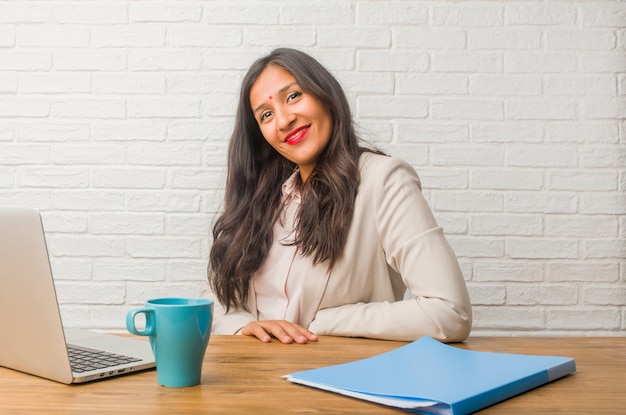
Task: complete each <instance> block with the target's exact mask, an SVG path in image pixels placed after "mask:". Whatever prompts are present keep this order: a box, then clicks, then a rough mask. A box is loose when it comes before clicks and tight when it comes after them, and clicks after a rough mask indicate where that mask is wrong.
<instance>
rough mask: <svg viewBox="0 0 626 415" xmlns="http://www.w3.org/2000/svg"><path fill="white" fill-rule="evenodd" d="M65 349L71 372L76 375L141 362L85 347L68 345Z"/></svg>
mask: <svg viewBox="0 0 626 415" xmlns="http://www.w3.org/2000/svg"><path fill="white" fill-rule="evenodd" d="M67 349H68V351H69V355H70V363H71V365H72V370H73V371H74V372H77V373H82V372H89V371H90V370H97V369H104V368H107V367H113V366H119V365H123V364H126V363H131V362H138V361H140V360H141V359H137V358H135V357H130V356H124V355H120V354H115V353H109V352H104V351H101V350H94V349H88V348H86V347H78V346H71V345H68V346H67Z"/></svg>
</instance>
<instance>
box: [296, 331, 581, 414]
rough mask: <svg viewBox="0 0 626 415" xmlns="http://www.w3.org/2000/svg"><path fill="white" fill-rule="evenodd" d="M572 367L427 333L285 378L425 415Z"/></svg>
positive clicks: (515, 389)
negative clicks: (459, 343) (452, 341)
mask: <svg viewBox="0 0 626 415" xmlns="http://www.w3.org/2000/svg"><path fill="white" fill-rule="evenodd" d="M575 371H576V363H575V361H574V359H572V358H570V357H560V356H537V355H522V354H508V353H495V352H482V351H475V350H466V349H460V348H457V347H453V346H450V345H446V344H443V343H441V342H439V341H437V340H434V339H432V338H430V337H422V338H420V339H419V340H416V341H414V342H412V343H409V344H407V345H405V346H402V347H399V348H397V349H395V350H392V351H390V352H387V353H383V354H380V355H377V356H374V357H370V358H367V359H362V360H357V361H354V362H350V363H344V364H341V365H335V366H328V367H324V368H319V369H312V370H307V371H303V372H297V373H292V374H290V375H286V376H285V378H286V379H287V380H289V381H291V382H294V383H299V384H303V385H307V386H312V387H316V388H319V389H324V390H328V391H332V392H336V393H340V394H343V395H347V396H351V397H354V398H359V399H364V400H368V401H372V402H376V403H379V404H383V405H389V406H393V407H398V408H402V409H405V410H409V411H412V412H417V413H426V414H451V415H461V414H468V413H472V412H475V411H478V410H479V409H482V408H485V407H487V406H490V405H493V404H495V403H497V402H500V401H502V400H504V399H508V398H510V397H512V396H515V395H518V394H520V393H523V392H526V391H528V390H530V389H533V388H536V387H538V386H541V385H543V384H545V383H548V382H551V381H553V380H555V379H558V378H561V377H563V376H566V375H568V374H570V373H573V372H575Z"/></svg>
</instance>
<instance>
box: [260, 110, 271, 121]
mask: <svg viewBox="0 0 626 415" xmlns="http://www.w3.org/2000/svg"><path fill="white" fill-rule="evenodd" d="M270 115H272V112H271V111H265V112H264V113H263V114H261V117H260V120H261V121H264V120H266V119H267V118H268V117H269V116H270Z"/></svg>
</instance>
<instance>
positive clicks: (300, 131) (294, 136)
mask: <svg viewBox="0 0 626 415" xmlns="http://www.w3.org/2000/svg"><path fill="white" fill-rule="evenodd" d="M309 128H311V126H310V125H305V126H303V127H300V128H296V129H295V130H293V131H292V132H290V133H289V134H287V136H286V137H285V143H287V144H289V145H293V144H297V143H299V142H300V141H302V139H303V138H304V136H306V133H308V132H309Z"/></svg>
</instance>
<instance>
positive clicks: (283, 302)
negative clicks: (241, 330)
mask: <svg viewBox="0 0 626 415" xmlns="http://www.w3.org/2000/svg"><path fill="white" fill-rule="evenodd" d="M298 174H299V172H297V171H296V172H295V173H294V174H293V175H291V176H290V177H289V179H287V181H285V183H283V187H282V193H283V195H282V203H283V208H282V211H281V214H280V216H279V218H278V220H277V221H276V223H275V224H274V242H273V243H272V247H271V248H270V251H269V253H268V254H267V257H266V258H265V260H264V261H263V264H261V267H260V268H259V269H258V270H257V271H256V272H255V274H254V276H253V281H254V291H255V293H256V304H257V311H258V313H259V320H287V321H291V322H294V323H297V322H298V319H299V317H300V296H301V294H302V279H301V276H302V273H301V272H300V270H301V269H302V266H303V257H302V255H300V253H299V252H298V247H296V246H295V245H289V243H290V242H292V241H293V234H294V232H295V230H294V222H295V218H296V213H297V212H298V209H299V208H300V202H301V200H302V199H301V197H300V192H299V191H298V189H297V188H296V177H297V175H298Z"/></svg>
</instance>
